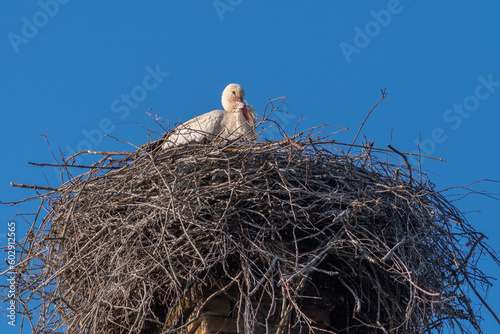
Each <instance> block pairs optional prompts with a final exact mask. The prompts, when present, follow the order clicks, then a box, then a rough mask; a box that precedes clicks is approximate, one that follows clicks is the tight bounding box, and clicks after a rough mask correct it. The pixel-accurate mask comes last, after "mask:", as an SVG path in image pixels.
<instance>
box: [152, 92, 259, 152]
mask: <svg viewBox="0 0 500 334" xmlns="http://www.w3.org/2000/svg"><path fill="white" fill-rule="evenodd" d="M244 98H245V91H244V90H243V88H242V87H241V86H240V85H238V84H235V83H232V84H229V85H227V87H226V88H225V89H224V91H223V92H222V106H223V107H224V110H213V111H210V112H208V113H206V114H203V115H200V116H198V117H195V118H193V119H191V120H189V121H187V122H186V123H183V124H181V125H179V126H178V127H176V128H175V129H174V130H173V131H171V132H170V133H167V134H166V135H165V137H166V139H165V141H164V143H163V145H162V148H163V149H168V148H171V147H175V146H181V145H185V144H188V143H193V142H201V141H204V140H205V139H208V140H214V139H217V138H222V139H230V140H231V139H238V138H240V139H243V140H248V139H253V138H255V136H256V134H255V120H256V119H257V115H256V113H255V110H254V109H253V108H252V106H251V105H249V104H247V103H246V102H243V99H244Z"/></svg>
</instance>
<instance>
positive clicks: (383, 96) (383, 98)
mask: <svg viewBox="0 0 500 334" xmlns="http://www.w3.org/2000/svg"><path fill="white" fill-rule="evenodd" d="M380 91H381V93H382V97H381V98H380V100H378V101H377V103H375V105H374V106H373V107H372V108H371V109H370V111H369V112H368V114H367V115H366V117H365V119H364V120H363V122H362V123H361V125H360V126H359V129H358V132H356V136H354V139H353V141H352V143H351V147H349V150H347V154H349V153H350V152H351V148H352V145H354V143H355V142H356V139H358V136H359V133H360V132H361V129H362V128H363V126H364V125H365V122H366V120H367V119H368V117H370V114H371V113H372V111H373V110H374V109H375V108H376V107H377V105H378V104H379V103H380V102H382V101H383V100H387V99H386V96H387V93H386V92H385V88H383V89H381V90H380Z"/></svg>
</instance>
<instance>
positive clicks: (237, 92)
mask: <svg viewBox="0 0 500 334" xmlns="http://www.w3.org/2000/svg"><path fill="white" fill-rule="evenodd" d="M244 98H245V91H244V90H243V87H241V86H240V85H238V84H235V83H232V84H229V85H227V87H226V88H225V89H224V91H223V92H222V106H223V107H224V110H225V111H227V112H241V113H243V116H244V117H245V119H246V120H247V122H248V124H250V125H253V119H252V118H251V117H250V116H249V115H248V111H247V108H246V106H245V103H244V102H243V99H244Z"/></svg>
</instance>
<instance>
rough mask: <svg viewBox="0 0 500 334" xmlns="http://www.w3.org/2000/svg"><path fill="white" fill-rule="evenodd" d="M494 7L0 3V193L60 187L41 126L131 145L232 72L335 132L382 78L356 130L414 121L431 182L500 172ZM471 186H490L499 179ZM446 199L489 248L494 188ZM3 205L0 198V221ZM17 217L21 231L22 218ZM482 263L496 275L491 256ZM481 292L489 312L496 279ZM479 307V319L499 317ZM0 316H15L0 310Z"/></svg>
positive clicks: (405, 145)
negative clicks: (145, 125) (148, 126)
mask: <svg viewBox="0 0 500 334" xmlns="http://www.w3.org/2000/svg"><path fill="white" fill-rule="evenodd" d="M499 17H500V2H499V1H494V0H490V1H481V2H472V1H467V2H466V1H460V2H458V1H453V2H452V1H446V2H444V1H443V2H437V1H433V2H431V1H417V0H415V1H411V0H401V1H394V0H391V1H367V0H364V1H324V0H323V1H298V0H295V1H293V0H288V1H263V0H260V1H256V0H253V1H249V0H219V1H212V0H206V1H200V0H195V1H159V0H152V1H147V2H139V1H135V2H132V1H121V2H118V1H114V2H111V1H95V0H87V1H79V2H77V1H70V0H41V1H22V2H21V1H8V2H6V3H4V4H3V7H2V11H0V60H1V61H0V76H1V78H2V80H0V96H1V98H0V110H1V115H2V122H1V123H0V126H1V129H0V134H1V145H2V147H1V149H2V153H3V156H4V157H5V159H4V161H3V163H2V164H1V166H0V169H1V173H0V200H2V201H6V200H16V199H20V198H23V197H26V196H29V195H31V194H32V193H31V192H30V191H28V190H19V189H13V188H10V187H9V186H8V185H9V182H11V181H13V182H19V183H25V184H38V185H46V184H47V182H48V183H49V184H50V185H51V186H57V184H58V181H57V178H56V173H54V171H53V170H52V169H51V168H45V169H42V168H39V167H34V166H30V165H28V164H27V162H28V161H35V162H48V163H51V162H53V159H52V158H51V155H50V152H49V150H48V147H47V143H46V142H45V141H44V139H43V138H42V137H41V135H40V134H41V133H47V132H48V137H49V140H50V142H51V145H52V147H53V149H57V148H58V147H60V148H61V150H62V151H64V152H66V153H72V152H75V151H77V150H78V149H82V148H90V149H92V150H109V149H123V150H131V149H132V148H131V147H129V146H127V145H120V144H118V143H117V142H115V141H114V140H112V139H110V138H104V139H103V138H102V134H103V133H107V134H110V135H112V136H115V137H117V138H120V139H122V140H125V141H128V142H131V143H133V144H135V145H140V144H142V143H144V142H146V140H147V136H146V133H145V131H144V130H143V129H142V128H141V127H140V126H138V125H137V124H136V123H141V122H150V119H149V117H148V116H147V115H146V112H147V111H148V109H149V108H151V109H152V112H153V113H154V114H159V115H160V116H161V117H162V118H163V119H165V120H170V121H171V122H177V121H179V120H180V119H183V120H187V119H189V118H191V117H192V116H193V115H194V114H195V113H196V114H201V113H204V112H207V111H210V110H213V109H218V108H220V94H221V92H222V89H223V88H224V87H225V86H226V84H228V83H230V82H237V83H240V84H241V85H243V87H244V88H245V90H246V93H247V95H246V100H247V101H248V102H249V103H250V104H252V105H253V106H254V107H255V108H256V110H257V111H258V112H259V113H260V114H262V110H263V108H264V106H265V104H266V102H267V101H268V100H269V99H270V98H275V97H279V96H287V103H288V108H287V110H288V112H289V113H290V114H292V115H294V117H295V118H294V119H293V120H282V122H283V124H282V125H283V126H284V127H285V128H286V129H288V130H289V131H293V127H294V125H295V122H296V121H297V120H298V118H300V117H301V116H303V117H304V118H306V120H305V121H304V122H303V123H302V125H301V127H302V128H305V127H311V126H315V125H318V124H321V123H333V124H336V125H339V126H343V127H349V128H350V133H345V134H342V135H339V136H338V138H337V139H338V140H349V139H352V138H353V136H354V134H355V133H356V130H357V128H358V126H359V125H360V123H361V121H362V120H363V119H364V117H365V115H366V113H367V112H368V111H369V109H370V108H371V106H372V105H373V104H374V103H375V102H376V101H377V100H378V98H379V97H380V88H382V87H387V91H388V93H389V96H388V98H389V99H390V101H384V102H383V103H382V104H381V105H379V107H378V108H377V109H376V111H375V112H374V113H373V114H372V116H371V117H370V119H369V120H368V122H367V123H366V126H365V127H364V130H363V134H364V135H366V136H367V137H368V138H369V139H371V140H374V141H375V145H376V146H381V147H385V145H386V144H387V143H389V140H390V136H391V130H392V129H394V130H393V138H392V144H393V146H395V147H396V148H398V149H399V150H402V151H410V152H411V151H414V150H415V149H416V141H417V140H418V138H419V136H421V139H422V149H423V152H424V153H427V154H429V155H432V156H436V157H440V158H443V159H445V160H446V162H444V163H442V162H435V161H430V160H429V161H425V162H424V165H423V167H424V169H427V170H429V171H431V177H432V180H433V181H434V183H435V184H436V186H437V188H438V189H444V188H447V187H450V186H459V185H465V184H468V183H471V182H473V181H477V180H480V179H496V180H500V172H499V167H498V165H499V162H500V158H499V151H500V149H499V144H500V140H499V131H498V127H499V125H500V65H499V64H500V61H499V59H500V47H499V42H500V36H499V34H500V20H499ZM43 172H45V175H44V174H43ZM474 189H475V190H484V191H488V192H494V193H500V184H499V183H496V184H495V183H481V184H477V185H475V186H474ZM36 204H37V203H31V204H28V205H25V206H23V209H25V210H28V211H29V210H32V209H33V208H34V207H35V206H36ZM456 205H457V206H458V207H459V209H460V210H462V211H463V212H466V217H467V218H468V219H469V221H470V222H471V223H472V224H473V225H474V226H475V227H476V228H477V229H478V230H479V231H482V232H484V233H485V234H486V236H488V237H489V243H490V245H491V246H492V247H493V248H494V249H495V250H497V251H498V250H500V239H499V238H498V235H499V233H500V225H499V219H498V209H499V202H498V201H495V200H492V199H489V198H486V197H482V196H469V197H467V198H466V199H464V200H462V201H459V202H457V203H456ZM15 213H16V209H15V208H12V207H8V206H0V216H1V223H0V230H1V235H5V234H6V233H7V222H8V221H9V220H10V219H11V218H12V217H13V216H14V214H15ZM16 221H17V227H18V229H17V230H18V238H20V237H22V232H23V231H24V230H25V228H26V225H25V224H24V223H23V222H22V220H21V219H20V218H18V219H16ZM0 239H1V241H0V245H5V243H6V240H5V239H6V238H5V237H1V238H0ZM1 260H2V261H3V259H1ZM481 265H482V268H483V269H484V270H485V271H486V272H487V273H488V274H490V275H491V276H493V277H497V278H500V270H499V268H495V267H494V266H493V264H492V263H491V262H489V261H483V262H481ZM488 297H489V298H488V301H489V303H490V304H491V306H492V307H493V308H494V309H495V310H496V312H497V313H500V284H497V285H496V286H494V287H493V288H492V289H491V290H490V293H489V296H488ZM0 306H1V307H3V308H5V307H7V305H6V304H3V305H0ZM482 313H483V315H484V317H485V319H486V320H485V322H484V323H483V325H484V330H485V332H486V333H498V332H500V326H499V325H497V324H496V323H495V322H494V320H493V319H492V317H491V316H490V315H489V314H488V312H487V310H486V309H483V312H482ZM2 318H3V317H2ZM18 320H20V319H18ZM0 328H2V333H15V332H17V331H18V328H17V329H16V330H13V328H11V327H10V326H8V325H7V323H6V321H5V320H4V319H0ZM3 328H5V329H3Z"/></svg>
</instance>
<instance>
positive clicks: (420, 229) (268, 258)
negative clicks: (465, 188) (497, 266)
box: [18, 131, 491, 333]
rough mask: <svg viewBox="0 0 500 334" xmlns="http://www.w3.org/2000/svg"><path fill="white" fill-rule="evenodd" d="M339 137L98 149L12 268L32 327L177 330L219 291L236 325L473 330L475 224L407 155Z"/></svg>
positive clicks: (57, 193)
mask: <svg viewBox="0 0 500 334" xmlns="http://www.w3.org/2000/svg"><path fill="white" fill-rule="evenodd" d="M339 147H341V145H339V144H338V143H336V142H335V141H333V140H330V139H328V138H324V137H323V138H321V137H319V136H318V134H317V133H313V131H311V132H307V133H303V134H300V135H297V136H295V137H294V138H291V139H288V138H285V139H283V140H281V141H276V142H253V143H244V144H241V143H219V144H217V145H212V144H196V145H190V146H186V147H182V148H179V149H172V150H170V151H169V152H166V153H161V154H158V153H157V152H151V151H141V153H140V154H137V153H124V152H120V153H119V154H113V153H107V154H104V157H103V158H102V159H101V160H100V161H99V162H98V164H95V165H93V166H92V168H90V169H89V171H88V172H87V173H85V174H83V175H81V176H78V177H75V178H73V179H72V180H70V181H68V182H67V183H65V184H64V185H63V186H61V187H60V188H58V189H56V190H53V191H52V192H50V193H48V194H46V195H43V196H42V197H41V198H42V199H43V203H42V205H46V206H48V208H49V213H48V215H47V216H46V217H45V218H44V220H43V223H41V225H40V226H36V227H34V228H33V230H32V233H31V234H29V235H28V236H27V242H26V243H25V247H24V248H23V249H22V256H21V259H20V264H19V266H21V267H22V270H20V271H19V272H20V273H21V274H20V277H19V280H18V281H19V282H20V283H19V285H20V287H19V289H20V296H21V297H22V298H21V299H22V300H23V301H24V304H23V305H24V307H26V309H25V312H24V314H25V317H26V318H27V319H28V320H29V321H30V322H31V325H32V330H33V332H35V333H42V332H48V331H55V330H61V329H63V330H66V331H67V332H68V333H172V332H186V333H188V332H193V331H194V329H193V328H194V327H193V326H194V325H195V324H196V323H197V321H199V319H200V317H201V315H202V314H203V312H207V311H210V308H209V303H210V301H213V300H214V298H219V297H222V296H224V298H226V299H228V300H230V313H229V314H228V315H227V317H228V318H231V319H235V322H236V327H237V328H239V331H241V332H243V331H244V332H246V333H253V332H268V333H287V332H291V333H295V332H298V330H299V329H300V328H302V330H306V331H307V330H312V331H313V332H318V333H319V332H329V333H423V332H426V331H428V332H430V331H438V332H441V331H443V330H444V329H445V328H448V327H454V328H455V329H456V330H458V331H459V332H468V331H469V330H471V328H472V330H473V331H480V329H479V325H478V321H477V316H476V314H475V312H474V309H473V307H474V305H473V302H472V301H471V298H469V297H468V291H469V289H470V288H473V289H476V287H477V286H481V285H484V284H489V279H488V278H487V277H485V275H484V274H483V273H482V272H481V271H479V269H477V266H476V264H477V261H478V259H479V257H480V255H481V254H484V252H485V251H488V248H487V246H486V245H485V244H484V243H483V239H482V237H483V236H482V235H481V234H480V233H478V232H476V231H475V230H474V229H473V228H472V227H471V226H470V225H469V224H468V223H467V221H466V220H465V219H464V218H463V217H462V215H461V214H460V212H459V211H457V209H456V208H455V207H454V206H452V205H451V204H450V203H449V202H448V201H447V200H446V199H445V198H444V197H443V196H442V194H441V193H439V192H436V191H435V190H434V188H433V186H432V184H431V183H430V182H428V181H427V180H426V178H425V177H424V176H423V175H419V174H418V172H417V171H415V170H414V171H413V176H410V175H412V174H410V173H409V171H408V169H407V166H398V165H395V164H393V163H391V162H389V161H387V159H388V158H387V159H385V160H381V159H380V156H383V155H382V154H381V153H380V151H378V153H376V151H377V150H376V149H375V148H369V149H366V150H363V151H362V152H358V153H356V154H354V153H353V154H342V153H341V151H340V149H339ZM395 152H396V153H397V154H400V152H398V151H395ZM415 175H417V177H416V176H415ZM490 254H491V253H490ZM35 299H36V300H38V304H37V306H36V308H37V312H39V316H38V318H36V317H33V313H32V312H29V309H30V306H29V305H31V304H30V300H35ZM311 310H313V311H311ZM318 314H321V315H322V316H318Z"/></svg>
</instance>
